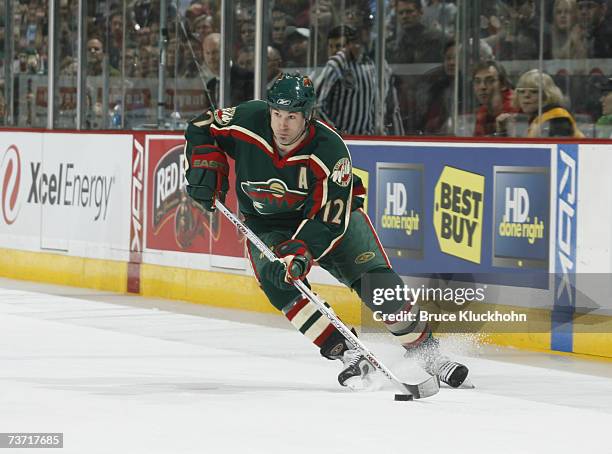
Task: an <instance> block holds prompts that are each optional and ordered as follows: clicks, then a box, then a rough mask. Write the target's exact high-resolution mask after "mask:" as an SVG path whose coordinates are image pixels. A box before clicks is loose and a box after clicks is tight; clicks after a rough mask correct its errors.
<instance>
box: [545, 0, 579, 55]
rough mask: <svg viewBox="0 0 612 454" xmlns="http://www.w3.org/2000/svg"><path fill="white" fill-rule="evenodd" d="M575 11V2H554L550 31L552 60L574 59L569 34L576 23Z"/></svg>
mask: <svg viewBox="0 0 612 454" xmlns="http://www.w3.org/2000/svg"><path fill="white" fill-rule="evenodd" d="M576 11H577V9H576V1H575V0H555V3H554V5H553V12H552V14H553V20H552V27H551V31H550V46H551V56H552V58H553V59H564V58H573V57H574V49H573V48H572V45H571V44H572V41H571V40H570V36H571V33H570V32H571V30H572V27H574V24H575V23H576Z"/></svg>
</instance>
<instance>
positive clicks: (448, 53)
mask: <svg viewBox="0 0 612 454" xmlns="http://www.w3.org/2000/svg"><path fill="white" fill-rule="evenodd" d="M456 52H457V47H456V44H455V42H454V41H449V42H448V43H447V44H446V47H445V49H444V63H443V64H442V66H441V67H437V68H434V69H433V70H431V71H429V72H428V73H426V74H425V79H426V80H428V81H429V82H428V84H429V86H428V88H427V89H426V93H425V96H426V99H427V104H426V111H425V117H424V118H423V122H422V125H421V127H420V130H421V131H423V132H424V133H425V134H436V135H437V134H451V133H452V132H453V125H452V123H451V119H452V112H453V104H454V101H455V70H456ZM459 85H461V84H459ZM421 96H423V94H421ZM459 98H460V99H461V97H459Z"/></svg>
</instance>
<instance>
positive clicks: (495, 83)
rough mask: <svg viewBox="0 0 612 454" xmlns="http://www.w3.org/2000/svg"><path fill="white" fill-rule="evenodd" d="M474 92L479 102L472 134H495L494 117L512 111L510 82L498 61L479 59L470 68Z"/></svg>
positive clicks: (514, 109) (513, 109)
mask: <svg viewBox="0 0 612 454" xmlns="http://www.w3.org/2000/svg"><path fill="white" fill-rule="evenodd" d="M472 83H473V84H474V94H475V96H476V99H477V100H478V102H479V103H480V107H478V110H476V125H475V127H474V136H491V135H494V134H495V119H496V118H497V116H498V115H499V114H501V113H513V112H516V111H517V109H516V108H515V107H513V106H512V94H513V91H512V83H511V82H510V80H509V79H508V76H507V74H506V71H505V70H504V68H503V66H502V65H501V64H500V63H497V62H496V61H493V60H486V61H480V62H478V63H476V65H475V66H474V68H473V70H472Z"/></svg>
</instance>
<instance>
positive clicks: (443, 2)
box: [423, 0, 457, 38]
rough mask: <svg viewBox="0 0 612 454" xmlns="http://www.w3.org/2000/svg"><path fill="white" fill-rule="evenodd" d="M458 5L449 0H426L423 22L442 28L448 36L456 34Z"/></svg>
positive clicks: (428, 25) (431, 26)
mask: <svg viewBox="0 0 612 454" xmlns="http://www.w3.org/2000/svg"><path fill="white" fill-rule="evenodd" d="M456 17H457V5H455V4H454V3H451V2H450V1H447V0H426V2H425V6H424V7H423V23H424V24H425V25H426V26H427V27H430V28H433V29H435V30H440V31H441V32H442V33H444V35H445V36H447V37H449V38H450V37H452V36H453V35H454V34H455V19H456Z"/></svg>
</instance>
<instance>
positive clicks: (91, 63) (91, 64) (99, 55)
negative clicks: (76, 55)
mask: <svg viewBox="0 0 612 454" xmlns="http://www.w3.org/2000/svg"><path fill="white" fill-rule="evenodd" d="M103 61H104V48H103V47H102V40H101V39H100V38H91V39H90V40H89V41H87V75H88V76H101V75H102V69H103V68H102V62H103Z"/></svg>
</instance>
